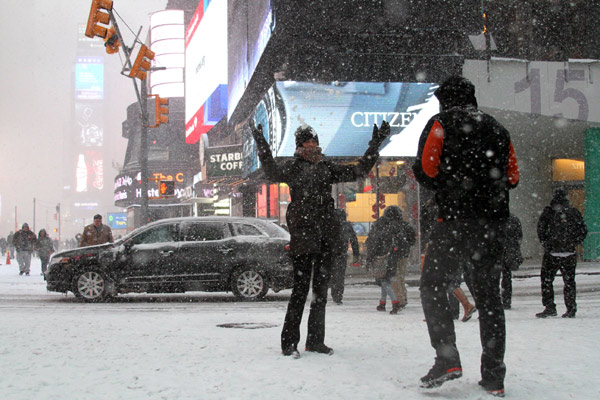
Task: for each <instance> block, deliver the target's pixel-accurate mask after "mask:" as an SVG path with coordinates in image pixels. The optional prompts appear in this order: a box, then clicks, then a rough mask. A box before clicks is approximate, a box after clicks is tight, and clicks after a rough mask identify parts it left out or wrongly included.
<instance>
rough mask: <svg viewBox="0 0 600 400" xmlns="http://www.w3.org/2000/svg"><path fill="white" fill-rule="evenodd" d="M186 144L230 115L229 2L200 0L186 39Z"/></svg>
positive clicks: (193, 141)
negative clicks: (228, 84)
mask: <svg viewBox="0 0 600 400" xmlns="http://www.w3.org/2000/svg"><path fill="white" fill-rule="evenodd" d="M185 43H186V48H185V71H186V73H185V94H186V96H185V121H186V123H185V137H186V139H185V141H186V143H196V142H197V141H198V140H199V139H200V136H201V135H202V134H203V133H206V132H208V131H209V130H210V129H211V128H212V127H213V126H214V125H215V124H216V123H217V122H219V120H221V118H223V117H225V116H226V115H227V0H212V1H210V2H209V1H208V0H203V1H200V4H199V5H198V8H197V9H196V13H195V14H194V17H193V18H192V21H191V22H190V25H189V27H188V30H187V32H186V38H185Z"/></svg>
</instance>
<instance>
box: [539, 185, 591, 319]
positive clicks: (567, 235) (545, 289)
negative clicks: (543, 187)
mask: <svg viewBox="0 0 600 400" xmlns="http://www.w3.org/2000/svg"><path fill="white" fill-rule="evenodd" d="M537 234H538V238H539V239H540V243H541V244H542V246H544V257H543V259H542V270H541V275H540V278H541V283H542V305H543V306H544V311H542V312H540V313H537V314H535V316H536V317H538V318H547V317H553V316H556V315H557V313H556V303H554V287H553V282H554V277H555V276H556V273H557V272H558V271H559V270H560V272H561V274H562V278H563V282H564V283H565V286H564V298H565V306H566V307H567V311H566V312H565V313H564V314H563V315H562V317H563V318H575V314H576V313H577V303H576V301H575V297H576V287H575V268H576V267H577V253H576V251H575V248H576V247H577V245H579V244H581V243H582V242H583V239H585V237H586V236H587V227H586V225H585V222H584V220H583V217H582V216H581V213H580V212H579V211H578V210H577V209H576V208H575V207H573V206H571V204H570V203H569V198H568V197H567V191H566V190H565V189H563V188H558V189H556V190H555V191H554V195H553V196H552V201H551V202H550V205H549V206H546V207H545V208H544V211H543V212H542V215H541V216H540V219H539V220H538V225H537Z"/></svg>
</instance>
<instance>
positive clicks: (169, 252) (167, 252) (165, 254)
mask: <svg viewBox="0 0 600 400" xmlns="http://www.w3.org/2000/svg"><path fill="white" fill-rule="evenodd" d="M159 253H160V255H161V256H163V257H169V256H172V255H173V250H161V251H159Z"/></svg>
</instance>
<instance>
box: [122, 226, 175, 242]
mask: <svg viewBox="0 0 600 400" xmlns="http://www.w3.org/2000/svg"><path fill="white" fill-rule="evenodd" d="M176 241H177V225H176V224H165V225H159V226H155V227H154V228H150V229H148V230H146V231H144V232H142V233H140V234H139V235H137V236H136V237H134V238H133V239H132V242H133V244H151V243H166V242H176Z"/></svg>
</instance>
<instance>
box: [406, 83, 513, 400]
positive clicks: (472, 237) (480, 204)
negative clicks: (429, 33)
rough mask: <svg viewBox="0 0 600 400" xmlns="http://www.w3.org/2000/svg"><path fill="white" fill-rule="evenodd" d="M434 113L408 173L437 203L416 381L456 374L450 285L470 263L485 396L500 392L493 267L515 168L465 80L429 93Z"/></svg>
mask: <svg viewBox="0 0 600 400" xmlns="http://www.w3.org/2000/svg"><path fill="white" fill-rule="evenodd" d="M434 94H435V96H436V97H437V98H438V100H439V102H440V113H439V114H437V115H434V116H433V117H432V118H431V119H430V120H429V121H428V123H427V125H426V126H425V129H424V130H423V133H422V134H421V138H420V140H419V146H418V150H417V156H416V158H415V163H414V165H413V172H414V173H415V177H416V178H417V180H418V181H419V183H420V184H421V185H423V186H425V187H426V188H428V189H430V190H433V191H434V192H435V201H436V204H437V206H438V208H439V210H438V218H437V221H436V222H435V223H434V225H433V227H432V230H431V234H430V239H429V246H428V249H427V254H426V255H425V260H424V264H423V273H422V275H421V284H420V291H421V303H422V305H423V312H424V314H425V320H426V322H427V329H428V331H429V337H430V341H431V345H432V347H433V348H434V349H435V351H436V359H435V363H434V365H433V367H432V368H431V370H430V371H429V372H428V373H427V375H425V376H423V377H422V378H421V386H422V387H424V388H433V387H438V386H440V385H442V384H443V383H444V382H445V381H447V380H450V379H456V378H459V377H461V376H462V366H461V362H460V355H459V352H458V348H457V347H456V334H455V330H454V321H453V319H452V314H451V312H450V311H449V309H448V296H443V295H442V296H441V295H440V293H446V292H447V289H448V287H449V285H451V284H452V282H453V281H454V280H455V279H456V276H459V274H460V270H461V266H462V265H463V264H465V265H466V264H467V263H470V265H469V266H468V268H466V270H468V271H472V272H471V274H472V276H471V278H472V284H473V290H474V293H473V294H474V297H475V305H476V307H477V309H478V310H479V311H480V313H479V329H480V337H481V345H482V348H483V352H482V355H481V376H482V380H481V381H480V382H479V384H480V385H481V386H482V387H483V388H484V389H485V390H487V391H488V392H489V393H490V394H494V395H503V394H504V377H505V374H506V366H505V364H504V351H505V340H506V338H505V337H506V329H505V318H504V309H503V307H502V300H501V298H500V271H501V268H500V265H501V263H502V251H503V248H504V234H505V225H506V221H507V220H508V216H509V209H508V203H509V196H508V191H509V189H512V188H514V187H516V186H517V184H518V182H519V171H518V166H517V159H516V156H515V152H514V148H513V145H512V143H511V140H510V135H509V133H508V131H507V130H506V129H505V128H504V127H503V126H502V125H501V124H500V123H499V122H498V121H496V120H495V119H494V118H493V117H492V116H490V115H488V114H486V113H484V112H482V111H480V110H478V109H477V100H476V98H475V87H474V86H473V84H472V83H471V82H470V81H468V80H467V79H465V78H462V77H458V76H453V77H450V78H448V79H447V80H446V81H445V82H444V83H442V84H441V85H440V87H439V88H438V89H437V90H436V91H435V93H434Z"/></svg>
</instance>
